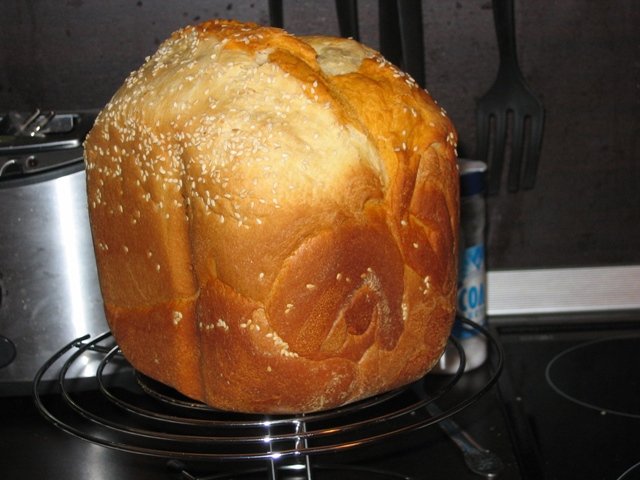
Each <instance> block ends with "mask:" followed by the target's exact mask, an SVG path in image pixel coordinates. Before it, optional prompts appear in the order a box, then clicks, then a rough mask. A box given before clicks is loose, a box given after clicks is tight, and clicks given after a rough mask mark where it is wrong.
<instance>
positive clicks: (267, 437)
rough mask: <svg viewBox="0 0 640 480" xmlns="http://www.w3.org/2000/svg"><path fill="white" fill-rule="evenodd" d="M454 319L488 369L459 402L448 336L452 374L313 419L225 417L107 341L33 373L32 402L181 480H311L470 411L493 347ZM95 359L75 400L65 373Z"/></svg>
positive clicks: (64, 426) (72, 347) (84, 344)
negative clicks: (347, 456) (224, 471)
mask: <svg viewBox="0 0 640 480" xmlns="http://www.w3.org/2000/svg"><path fill="white" fill-rule="evenodd" d="M458 318H460V317H458ZM460 320H461V321H462V322H464V323H465V324H467V325H468V326H470V327H471V328H473V329H475V330H477V331H478V333H479V334H480V335H483V336H484V337H486V339H487V340H488V343H489V347H490V352H491V355H490V358H491V361H492V368H491V373H490V376H489V377H488V379H487V380H486V382H484V384H483V385H480V386H478V387H476V388H475V390H474V391H472V392H466V391H465V393H464V395H463V396H462V397H460V396H459V395H456V394H455V393H452V391H453V390H454V387H456V385H457V384H458V382H459V380H460V378H461V377H462V375H463V373H464V366H465V361H464V360H465V359H464V351H463V349H462V347H461V346H460V344H459V343H458V342H457V341H456V339H455V338H453V337H451V338H450V339H449V341H450V342H451V343H452V344H453V345H454V346H455V348H456V349H457V350H458V352H459V355H460V357H461V362H460V366H459V368H458V371H457V372H456V373H455V374H453V375H450V376H437V378H438V381H436V382H432V381H430V380H431V379H433V377H434V376H433V375H427V376H425V377H423V378H422V379H420V380H418V381H417V382H415V383H414V384H411V385H408V386H406V387H403V388H400V389H397V390H394V391H391V392H388V393H385V394H382V395H378V396H375V397H372V398H369V399H365V400H362V401H359V402H356V403H353V404H350V405H346V406H343V407H340V408H336V409H333V410H327V411H321V412H316V413H308V414H301V415H268V416H267V415H256V414H240V413H233V412H224V411H220V410H216V409H214V408H211V407H208V406H206V405H204V404H201V403H199V402H196V401H194V400H191V399H188V398H186V397H184V396H182V395H181V394H179V393H178V392H176V391H175V390H173V389H171V388H169V387H167V386H165V385H163V384H161V383H159V382H156V381H155V380H153V379H151V378H149V377H146V376H144V375H143V374H141V373H139V372H136V371H135V370H134V369H133V368H132V367H131V366H130V364H129V363H128V362H127V361H126V360H125V359H124V357H123V356H122V355H121V353H120V350H119V349H118V347H117V345H115V342H114V341H113V339H112V337H111V334H110V333H109V332H106V333H103V334H101V335H99V336H97V337H95V338H93V339H91V337H90V336H89V335H85V336H83V337H80V338H77V339H74V340H72V341H71V342H69V343H68V344H67V345H66V346H64V347H63V348H62V349H60V351H58V352H57V353H56V354H55V355H53V356H52V357H51V359H49V361H47V362H46V363H45V364H44V365H43V366H42V367H41V368H40V370H39V371H38V373H37V374H36V377H35V379H34V383H33V397H34V401H35V404H36V408H37V409H38V411H39V412H40V413H41V414H42V415H43V416H44V418H46V419H47V420H48V421H49V422H51V423H53V424H54V425H55V426H57V427H58V428H60V429H61V430H63V431H65V432H67V433H69V434H71V435H73V436H75V437H78V438H81V439H83V440H87V441H89V442H92V443H95V444H98V445H101V446H104V447H108V448H112V449H115V450H120V451H125V452H130V453H135V454H141V455H147V456H153V457H160V458H166V459H169V460H171V461H172V462H174V463H173V464H172V465H173V468H174V470H178V471H180V468H181V467H180V466H181V465H182V461H201V460H208V461H235V460H241V461H249V460H264V461H266V462H267V468H266V474H267V478H269V479H271V480H275V479H276V478H278V473H279V472H285V471H287V470H289V471H291V470H296V471H302V472H306V477H304V478H306V479H308V480H311V478H312V477H311V470H312V468H311V461H310V457H311V456H315V455H318V454H323V453H335V452H341V451H345V450H348V449H352V448H356V447H361V446H364V445H368V444H372V443H374V442H381V441H383V440H387V439H389V438H392V437H394V436H397V435H401V434H405V433H408V432H411V431H414V430H419V429H422V428H426V427H429V426H431V425H434V424H437V423H438V422H440V421H441V420H443V419H445V418H448V417H450V416H452V415H455V414H456V413H459V412H460V411H462V410H464V409H465V408H467V407H468V406H470V405H471V404H473V403H474V402H476V401H477V400H478V399H479V398H480V397H481V396H482V395H484V394H485V393H486V392H487V391H488V390H489V389H490V388H491V387H492V386H493V385H494V384H495V383H496V381H497V379H498V376H499V375H500V372H501V370H502V363H503V357H504V354H503V352H502V347H501V346H500V344H499V342H498V341H497V340H496V339H495V337H494V336H493V334H492V333H491V332H489V331H488V330H487V329H486V328H484V327H482V326H480V325H477V324H476V323H474V322H472V321H470V320H467V319H464V318H460ZM96 355H98V356H99V358H100V360H99V362H97V366H96V367H95V374H94V375H93V377H92V378H93V380H94V381H95V385H94V386H93V388H89V389H87V388H83V389H82V390H80V391H78V389H76V388H74V385H75V383H74V379H73V378H69V377H68V372H69V371H70V369H71V368H72V367H73V366H74V365H77V364H81V365H82V364H85V363H86V364H88V363H90V361H89V360H88V359H87V356H90V357H91V358H92V359H93V358H95V356H96ZM52 373H53V374H54V375H55V374H56V373H57V375H56V377H55V378H56V380H55V381H54V382H45V381H43V378H44V377H45V376H50V375H51V374H52ZM431 404H437V405H438V406H439V407H440V409H439V410H438V411H439V412H441V413H438V414H436V415H432V414H430V413H429V410H430V409H429V408H427V407H428V406H429V405H431ZM431 410H432V409H431ZM297 474H298V473H297ZM185 475H186V476H185V478H189V477H190V475H189V474H185ZM191 478H194V477H191ZM207 478H218V477H207ZM219 478H226V477H219ZM297 478H301V477H299V476H298V477H297ZM392 478H402V477H397V476H395V477H392Z"/></svg>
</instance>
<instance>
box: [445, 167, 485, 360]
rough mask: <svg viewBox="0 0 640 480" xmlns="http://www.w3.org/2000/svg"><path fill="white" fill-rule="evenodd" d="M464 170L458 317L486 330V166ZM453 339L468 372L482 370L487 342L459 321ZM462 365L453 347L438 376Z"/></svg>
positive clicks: (448, 352) (454, 329)
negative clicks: (479, 368) (456, 341)
mask: <svg viewBox="0 0 640 480" xmlns="http://www.w3.org/2000/svg"><path fill="white" fill-rule="evenodd" d="M458 166H459V168H460V260H459V274H458V301H457V310H458V314H459V315H461V316H463V317H466V318H468V319H469V320H472V321H474V322H475V323H478V324H480V325H482V326H485V325H486V323H487V319H486V314H487V305H486V299H487V294H486V284H487V282H486V279H487V274H486V267H485V223H486V212H485V197H484V190H485V173H486V170H487V166H486V164H485V163H484V162H480V161H475V160H464V159H460V160H458ZM452 335H453V336H454V337H455V338H456V339H457V340H458V341H459V342H460V343H461V345H462V347H463V348H464V353H465V371H469V370H473V369H474V368H478V367H479V366H481V365H482V364H483V363H484V362H485V360H486V359H487V340H486V339H485V337H484V336H483V335H482V334H479V333H478V332H477V331H476V330H474V329H472V328H469V327H468V326H467V325H465V324H463V323H462V322H461V321H460V320H458V319H457V318H456V321H455V323H454V326H453V331H452ZM459 365H460V358H459V355H458V350H457V349H456V347H455V346H453V345H451V344H449V345H447V348H446V350H445V352H444V353H443V355H442V357H440V360H439V362H438V365H437V366H436V367H435V368H434V372H437V373H455V372H456V371H457V370H458V367H459Z"/></svg>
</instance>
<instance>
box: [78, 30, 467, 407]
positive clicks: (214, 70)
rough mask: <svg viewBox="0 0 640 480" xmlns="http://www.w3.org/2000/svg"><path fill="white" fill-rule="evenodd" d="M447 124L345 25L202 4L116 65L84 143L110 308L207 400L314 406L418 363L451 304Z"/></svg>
mask: <svg viewBox="0 0 640 480" xmlns="http://www.w3.org/2000/svg"><path fill="white" fill-rule="evenodd" d="M456 140H457V137H456V132H455V131H454V128H453V126H452V124H451V122H450V121H449V119H448V118H447V116H446V114H445V112H444V110H442V109H441V108H440V107H438V106H437V105H436V103H435V102H434V101H433V100H432V99H431V97H430V96H429V94H428V93H427V92H426V91H425V90H423V89H421V88H420V87H419V86H418V85H417V84H416V83H415V82H414V80H413V79H412V78H410V77H409V76H408V75H406V74H405V73H403V72H402V71H400V70H399V69H398V68H396V67H394V66H393V65H391V64H390V63H389V62H387V61H386V60H385V59H384V58H383V57H382V56H381V55H380V54H379V53H377V52H375V51H374V50H371V49H369V48H367V47H365V46H363V45H361V44H359V43H358V42H355V41H353V40H347V39H339V38H329V37H295V36H293V35H290V34H288V33H286V32H285V31H283V30H281V29H276V28H267V27H261V26H258V25H255V24H245V23H239V22H234V21H226V20H225V21H223V20H214V21H209V22H205V23H202V24H200V25H197V26H189V27H186V28H184V29H181V30H179V31H178V32H176V33H174V34H173V35H172V36H171V37H170V38H169V39H168V40H166V41H165V42H164V43H162V44H161V45H160V47H159V49H158V51H157V52H156V53H155V54H154V55H152V56H151V57H149V58H147V59H146V61H145V63H144V65H143V66H142V67H141V68H140V69H139V70H137V71H135V72H133V73H132V74H131V75H130V76H129V77H128V78H127V80H126V82H125V83H124V85H123V86H122V87H121V88H120V89H119V90H118V92H117V93H116V94H115V95H114V97H113V98H112V99H111V101H110V102H109V103H108V105H107V106H106V107H105V108H104V109H103V111H102V112H101V113H100V115H99V116H98V118H97V120H96V123H95V126H94V127H93V129H92V130H91V132H90V134H89V135H88V137H87V139H86V143H85V158H86V173H87V187H88V188H87V192H88V201H89V213H90V220H91V228H92V233H93V241H94V247H95V253H96V258H97V266H98V272H99V279H100V286H101V290H102V295H103V299H104V306H105V311H106V316H107V320H108V322H109V326H110V328H111V330H112V332H113V335H114V337H115V339H116V341H117V343H118V344H119V346H120V348H121V350H122V352H123V354H124V355H125V357H126V358H127V359H128V360H129V361H130V362H131V364H132V365H133V366H134V367H135V368H136V369H138V370H139V371H141V372H143V373H144V374H146V375H148V376H150V377H152V378H154V379H156V380H158V381H160V382H163V383H165V384H167V385H170V386H172V387H174V388H175V389H177V390H178V391H180V392H182V393H183V394H185V395H186V396H188V397H191V398H194V399H198V400H201V401H202V402H205V403H207V404H208V405H211V406H213V407H216V408H220V409H224V410H232V411H242V412H263V413H293V412H296V413H299V412H310V411H317V410H322V409H328V408H333V407H336V406H339V405H343V404H346V403H349V402H353V401H355V400H358V399H362V398H365V397H368V396H371V395H375V394H378V393H381V392H384V391H388V390H390V389H393V388H396V387H399V386H401V385H404V384H407V383H409V382H411V381H414V380H416V379H418V378H420V377H421V376H423V375H424V374H425V373H426V372H427V371H429V370H430V368H432V366H433V365H434V364H435V362H437V360H438V358H439V356H440V355H441V353H442V351H443V349H444V346H445V343H446V340H447V337H448V334H449V332H450V329H451V325H452V322H453V317H454V309H455V295H456V267H457V265H456V263H457V258H456V256H457V241H458V240H457V232H458V209H459V206H458V203H459V201H458V171H457V167H456V153H455V146H456Z"/></svg>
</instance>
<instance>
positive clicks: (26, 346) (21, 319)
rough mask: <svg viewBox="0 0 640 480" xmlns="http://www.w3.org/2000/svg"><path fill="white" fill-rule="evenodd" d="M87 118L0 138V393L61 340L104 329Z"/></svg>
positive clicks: (20, 388)
mask: <svg viewBox="0 0 640 480" xmlns="http://www.w3.org/2000/svg"><path fill="white" fill-rule="evenodd" d="M92 121H93V117H91V116H80V115H77V116H75V117H74V118H73V122H75V123H74V125H73V130H71V131H67V132H58V133H59V134H57V135H56V134H54V133H50V134H48V135H47V134H46V132H45V133H41V134H40V136H39V137H36V136H35V135H31V134H26V135H21V136H22V137H23V138H18V139H17V140H12V139H11V138H9V136H7V135H4V136H2V137H1V138H2V140H3V142H2V143H0V173H2V174H1V175H0V218H1V219H2V220H1V223H0V392H1V393H0V394H4V395H7V394H8V395H14V394H24V393H26V392H27V391H28V390H29V388H30V384H31V382H32V380H33V377H34V376H35V374H36V372H37V370H38V368H39V367H40V366H41V365H42V364H43V363H44V362H45V361H46V360H48V359H49V358H50V357H51V356H52V355H53V353H55V352H56V351H57V350H58V349H60V347H61V346H63V345H65V344H66V343H68V342H69V341H71V340H73V339H74V338H77V337H79V336H82V335H84V334H87V333H92V334H95V333H99V332H102V331H104V330H106V328H107V327H106V321H105V318H104V313H103V306H102V298H101V295H100V290H99V286H98V277H97V271H96V266H95V257H94V253H93V246H92V243H91V232H90V229H89V219H88V214H87V200H86V186H85V172H84V162H83V159H82V145H81V142H82V140H83V138H84V135H85V134H86V132H87V130H88V128H89V127H90V125H91V123H92ZM1 133H2V132H0V134H1ZM18 136H20V135H18ZM27 136H28V137H31V138H24V137H27ZM54 140H55V141H60V140H64V141H65V142H66V143H64V145H63V146H60V145H61V144H60V143H58V145H57V146H56V145H53V146H52V145H51V143H52V142H53V141H54ZM47 141H50V142H49V145H47V144H46V142H47ZM16 145H18V146H17V147H16ZM72 375H75V376H82V371H77V372H74V373H73V374H72Z"/></svg>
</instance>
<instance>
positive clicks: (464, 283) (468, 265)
mask: <svg viewBox="0 0 640 480" xmlns="http://www.w3.org/2000/svg"><path fill="white" fill-rule="evenodd" d="M485 280H486V274H485V264H484V245H474V246H472V247H469V248H467V249H465V250H464V252H463V254H462V258H461V259H460V275H459V280H458V312H459V313H460V314H461V315H462V316H464V317H466V318H468V319H469V320H473V321H474V322H476V323H478V324H480V325H485V317H486V288H485ZM453 334H454V335H455V336H456V338H458V339H461V340H464V339H465V338H470V337H472V336H474V335H476V334H477V332H476V331H474V330H473V329H471V328H469V327H467V326H466V325H464V324H462V323H460V322H456V323H455V324H454V327H453Z"/></svg>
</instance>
